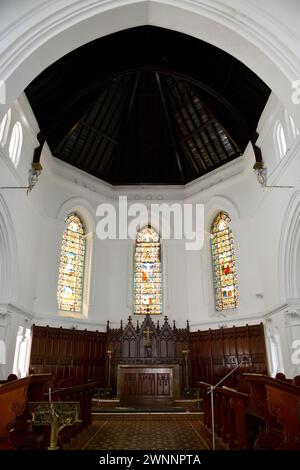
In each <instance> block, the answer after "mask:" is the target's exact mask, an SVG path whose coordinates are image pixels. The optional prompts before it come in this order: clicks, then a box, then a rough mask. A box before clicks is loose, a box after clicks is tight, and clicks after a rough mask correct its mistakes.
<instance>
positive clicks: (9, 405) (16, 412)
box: [0, 374, 52, 449]
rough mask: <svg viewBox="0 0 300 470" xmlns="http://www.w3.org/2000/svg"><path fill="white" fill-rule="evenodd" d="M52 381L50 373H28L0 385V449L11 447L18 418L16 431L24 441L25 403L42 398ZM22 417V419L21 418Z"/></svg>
mask: <svg viewBox="0 0 300 470" xmlns="http://www.w3.org/2000/svg"><path fill="white" fill-rule="evenodd" d="M51 381H52V375H51V374H39V375H30V376H28V377H24V378H23V379H19V380H14V381H12V382H6V383H4V384H2V385H1V386H0V416H1V419H0V449H13V448H14V447H15V445H14V444H13V442H12V438H13V434H14V432H13V431H14V428H13V426H14V425H15V423H16V420H17V419H18V422H19V426H18V432H20V433H21V434H22V438H23V440H24V441H25V438H26V436H25V434H26V432H27V428H26V427H27V426H28V425H27V417H26V403H27V402H28V401H29V400H30V401H33V400H34V401H39V400H43V395H44V391H45V388H46V387H49V383H51ZM22 418H24V420H23V419H22Z"/></svg>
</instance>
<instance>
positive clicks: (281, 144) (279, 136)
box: [276, 122, 287, 158]
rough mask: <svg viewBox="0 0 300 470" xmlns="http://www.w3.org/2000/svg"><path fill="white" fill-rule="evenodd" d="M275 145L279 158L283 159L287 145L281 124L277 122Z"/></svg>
mask: <svg viewBox="0 0 300 470" xmlns="http://www.w3.org/2000/svg"><path fill="white" fill-rule="evenodd" d="M276 144H277V148H278V151H279V157H280V158H283V157H284V156H285V155H286V153H287V143H286V137H285V133H284V130H283V126H282V124H281V122H278V123H277V126H276Z"/></svg>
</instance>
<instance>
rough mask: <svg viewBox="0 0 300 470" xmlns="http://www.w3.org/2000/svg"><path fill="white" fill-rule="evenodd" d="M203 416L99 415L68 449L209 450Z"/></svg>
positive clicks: (153, 414)
mask: <svg viewBox="0 0 300 470" xmlns="http://www.w3.org/2000/svg"><path fill="white" fill-rule="evenodd" d="M201 433H202V425H201V415H199V414H198V413H197V414H189V413H185V414H182V413H180V414H178V415H177V414H174V413H172V414H163V413H162V414H159V413H151V414H145V413H143V414H126V415H125V414H122V415H116V414H114V415H97V416H95V417H94V422H93V425H92V426H91V427H90V428H89V429H88V430H87V431H86V432H85V433H83V434H82V435H81V436H80V437H79V438H78V439H77V440H76V441H75V442H74V443H72V445H71V446H69V447H68V448H69V449H74V450H75V449H86V450H127V449H128V450H134V449H137V450H140V449H141V450H146V449H149V450H178V449H182V450H183V449H189V450H199V449H207V448H208V447H207V444H206V443H205V441H204V439H203V437H202V435H201Z"/></svg>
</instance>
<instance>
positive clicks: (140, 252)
mask: <svg viewBox="0 0 300 470" xmlns="http://www.w3.org/2000/svg"><path fill="white" fill-rule="evenodd" d="M161 274H162V270H161V245H160V238H159V235H158V233H157V232H156V231H155V230H154V229H153V228H152V227H150V226H148V227H145V228H143V229H141V230H140V231H139V232H138V234H137V238H136V243H135V255H134V313H135V314H139V315H146V314H147V313H149V314H150V315H159V314H160V313H162V275H161Z"/></svg>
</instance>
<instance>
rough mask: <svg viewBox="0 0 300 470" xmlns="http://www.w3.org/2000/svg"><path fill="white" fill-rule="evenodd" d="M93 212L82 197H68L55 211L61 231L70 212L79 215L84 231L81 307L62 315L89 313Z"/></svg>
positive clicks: (83, 314) (93, 232)
mask: <svg viewBox="0 0 300 470" xmlns="http://www.w3.org/2000/svg"><path fill="white" fill-rule="evenodd" d="M94 212H95V210H94V209H93V207H92V206H91V205H90V204H89V203H88V202H87V201H86V200H84V199H81V198H70V199H68V200H67V201H65V202H64V203H63V204H62V205H61V206H60V208H59V210H58V212H57V219H58V220H59V221H60V222H61V227H62V232H61V236H62V235H63V231H64V229H65V225H64V224H65V221H66V218H67V217H68V216H69V215H70V214H73V213H74V214H76V215H78V216H79V218H80V220H81V222H82V223H83V225H84V229H85V233H84V237H85V261H84V278H83V292H82V308H81V312H80V313H75V314H74V313H73V312H68V311H66V312H60V313H61V314H62V315H64V316H72V317H81V316H82V317H85V318H87V317H88V315H89V308H90V305H91V304H92V303H93V292H94V290H93V275H92V270H93V266H92V254H93V248H94V238H95V222H94V218H93V216H92V214H93V213H94ZM58 272H59V266H57V273H58Z"/></svg>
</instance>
